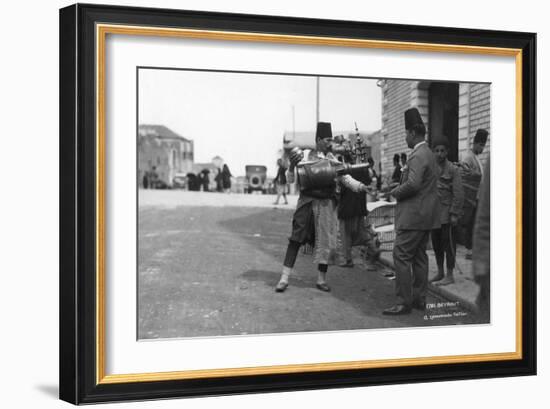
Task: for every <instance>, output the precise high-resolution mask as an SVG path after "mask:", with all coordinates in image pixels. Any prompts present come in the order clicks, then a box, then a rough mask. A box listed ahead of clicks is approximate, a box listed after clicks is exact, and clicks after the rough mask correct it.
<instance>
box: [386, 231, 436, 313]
mask: <svg viewBox="0 0 550 409" xmlns="http://www.w3.org/2000/svg"><path fill="white" fill-rule="evenodd" d="M396 233H397V234H396V237H395V242H394V245H393V262H394V265H395V292H396V295H397V298H398V302H399V304H403V305H406V306H409V307H410V306H411V305H412V303H413V301H425V299H426V292H427V290H428V255H427V254H426V246H427V244H428V238H429V236H430V231H429V230H397V232H396Z"/></svg>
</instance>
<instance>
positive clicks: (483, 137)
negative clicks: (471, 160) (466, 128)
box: [472, 129, 489, 155]
mask: <svg viewBox="0 0 550 409" xmlns="http://www.w3.org/2000/svg"><path fill="white" fill-rule="evenodd" d="M488 136H489V132H487V131H486V130H485V129H478V130H477V132H476V135H475V136H474V146H473V147H472V151H473V152H474V153H475V154H476V155H479V154H480V153H481V152H483V149H485V145H486V144H487V137H488Z"/></svg>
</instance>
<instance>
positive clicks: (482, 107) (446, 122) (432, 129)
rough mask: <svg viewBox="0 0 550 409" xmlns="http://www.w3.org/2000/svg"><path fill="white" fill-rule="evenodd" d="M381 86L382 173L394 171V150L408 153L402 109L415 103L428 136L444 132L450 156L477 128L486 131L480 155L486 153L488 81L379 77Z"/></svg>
mask: <svg viewBox="0 0 550 409" xmlns="http://www.w3.org/2000/svg"><path fill="white" fill-rule="evenodd" d="M379 86H380V87H381V88H382V130H381V132H382V135H381V147H380V151H381V158H382V173H383V174H384V175H386V176H388V175H391V173H392V171H393V156H394V154H396V153H397V154H401V153H403V152H404V153H406V154H407V155H408V154H409V153H410V149H409V148H408V147H407V144H406V142H405V121H404V119H403V113H404V112H405V110H407V109H408V108H411V107H416V108H418V110H419V111H420V114H421V115H422V119H423V120H424V123H425V124H426V130H427V135H426V136H427V140H428V142H431V140H432V138H433V137H434V136H440V135H445V136H446V137H447V139H448V141H449V145H450V147H449V160H451V161H453V162H455V161H458V160H459V159H460V158H461V157H462V155H463V154H464V152H466V151H467V150H468V149H469V148H470V147H471V146H472V144H473V138H474V135H475V133H476V131H477V129H479V128H484V129H486V130H487V131H489V141H487V147H486V148H485V151H484V152H483V154H482V156H481V161H482V162H484V161H485V160H486V159H487V157H488V156H489V152H490V143H489V142H490V139H491V135H490V132H491V129H490V128H491V89H490V85H489V84H470V83H458V82H439V81H407V80H380V81H379Z"/></svg>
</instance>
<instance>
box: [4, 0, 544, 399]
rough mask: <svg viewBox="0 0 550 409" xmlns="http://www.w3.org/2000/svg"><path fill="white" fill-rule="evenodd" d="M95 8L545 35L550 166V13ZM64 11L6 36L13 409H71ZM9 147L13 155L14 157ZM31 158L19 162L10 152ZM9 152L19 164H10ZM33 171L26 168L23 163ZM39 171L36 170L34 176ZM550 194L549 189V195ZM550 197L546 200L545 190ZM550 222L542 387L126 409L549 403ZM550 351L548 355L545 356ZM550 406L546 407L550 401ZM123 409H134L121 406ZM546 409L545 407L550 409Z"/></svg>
mask: <svg viewBox="0 0 550 409" xmlns="http://www.w3.org/2000/svg"><path fill="white" fill-rule="evenodd" d="M88 2H89V3H107V4H124V5H139V6H154V7H168V8H186V9H203V10H212V11H227V12H243V13H254V14H272V15H287V16H298V17H316V18H331V19H347V20H361V21H376V22H387V23H403V24H423V25H442V26H461V27H468V28H486V29H499V30H501V29H502V30H520V31H535V32H538V33H539V37H538V45H539V47H538V52H539V54H538V73H539V78H538V90H539V92H538V108H539V109H538V112H539V121H538V135H539V139H538V151H539V157H540V158H541V159H542V157H543V152H545V153H546V154H549V153H550V151H549V149H548V148H549V146H548V145H549V142H548V134H549V131H550V130H549V129H548V124H549V122H548V120H547V119H546V116H545V115H544V113H546V112H549V110H550V105H549V102H548V93H542V92H541V91H542V90H545V91H547V88H548V81H547V79H546V78H545V77H544V76H543V73H545V72H549V69H550V67H549V64H548V59H549V57H550V55H549V53H550V51H549V45H548V38H549V37H550V28H549V26H548V23H547V19H546V18H545V17H544V16H545V15H548V12H547V11H546V10H543V7H544V6H543V5H541V4H544V2H535V1H528V0H524V1H522V2H521V3H517V2H513V3H512V2H510V3H509V4H505V2H497V1H491V2H481V1H479V0H477V1H470V0H464V1H462V2H461V4H460V7H454V6H453V7H449V5H447V3H446V2H441V1H433V2H428V1H419V2H411V1H405V0H399V1H392V2H391V3H389V2H375V3H373V4H370V3H368V2H359V1H353V0H340V1H337V2H326V4H319V3H320V2H313V1H307V2H306V1H301V2H300V1H296V0H277V1H273V0H272V1H269V2H259V1H253V0H232V1H230V2H227V1H222V0H187V1H177V0H171V1H170V0H164V1H161V0H159V1H145V0H143V1H139V0H134V1H123V0H119V1H108V0H103V1H101V2H97V1H94V0H88ZM68 4H69V2H64V1H53V0H49V1H36V0H31V1H20V2H15V1H11V2H6V3H5V4H4V5H3V7H2V16H3V19H2V24H0V30H1V36H0V39H1V40H0V41H1V42H2V63H1V64H0V71H1V75H0V78H1V80H2V82H1V84H2V86H1V88H0V104H1V110H0V112H1V118H2V136H3V137H4V144H3V145H2V146H3V147H4V149H5V150H4V151H3V152H4V154H3V155H2V161H1V162H0V163H1V165H0V166H1V173H0V174H1V175H2V176H3V183H2V199H3V200H2V202H1V203H2V204H1V205H0V206H1V209H0V232H1V234H0V240H1V246H0V249H1V252H0V254H2V258H1V262H2V264H1V267H0V269H1V271H2V280H1V285H0V307H1V308H0V317H1V319H0V328H1V334H2V341H1V345H2V347H1V349H0V351H1V357H2V358H1V360H0V365H1V371H0V385H2V393H1V394H0V402H2V403H1V406H3V407H9V408H17V407H31V408H32V407H40V408H49V407H62V406H65V404H64V403H61V402H59V401H57V400H56V398H55V396H56V395H57V376H58V370H57V360H58V352H57V351H58V347H57V342H58V326H57V317H58V302H57V298H58V276H57V272H58V184H57V179H58V165H57V162H58V8H59V7H62V6H65V5H68ZM6 143H7V144H8V145H7V146H6ZM17 151H19V152H21V151H22V152H25V155H23V156H21V155H12V154H9V153H10V152H17ZM6 152H7V153H6ZM22 158H25V164H24V165H23V166H21V165H22V164H21V159H22ZM29 164H31V165H29ZM549 172H550V166H549V165H548V161H545V162H543V161H542V160H541V161H539V165H538V180H539V187H540V189H539V193H538V198H539V209H544V208H545V207H547V206H548V205H550V203H548V183H547V176H545V175H547V174H549ZM545 182H546V183H545ZM544 185H546V188H543V186H544ZM548 219H549V217H548V215H547V213H543V212H540V214H539V218H538V231H539V246H538V247H539V255H540V257H539V263H538V266H539V268H538V271H539V276H538V293H539V313H538V322H539V376H537V377H529V378H525V377H524V378H510V379H494V380H483V381H480V380H475V381H462V382H445V383H437V384H418V385H401V386H383V387H371V388H354V389H338V390H325V391H313V392H292V393H279V394H269V395H266V394H263V395H247V396H233V397H221V398H205V399H193V400H187V401H185V402H182V401H177V400H175V401H174V400H172V401H163V402H156V403H132V404H126V405H125V406H124V407H144V408H146V407H160V408H168V407H173V408H176V407H181V406H182V405H183V404H185V405H187V406H186V407H189V408H215V407H216V408H217V407H232V406H237V405H238V406H239V407H241V408H256V407H283V406H284V407H286V408H291V407H298V406H307V407H312V406H313V407H319V408H321V407H335V406H337V405H341V404H343V403H344V402H349V403H348V404H349V406H352V407H374V408H376V407H383V408H394V407H404V406H406V407H408V408H416V407H419V408H420V407H439V408H445V409H451V408H464V407H472V408H473V407H483V406H489V405H490V406H491V407H521V406H522V404H524V402H527V401H528V400H529V401H531V402H537V401H541V400H543V399H544V398H547V397H548V392H547V391H548V386H547V385H548V384H549V383H550V375H549V373H548V371H549V370H550V362H549V359H548V351H547V348H546V347H545V346H547V345H548V337H547V335H548V329H549V325H550V320H548V318H547V317H546V312H547V311H548V307H549V297H546V298H543V296H542V295H543V293H544V291H543V289H544V288H547V287H548V278H547V276H546V273H547V270H548V268H549V267H550V264H549V262H548V261H547V259H545V258H544V257H542V253H543V251H544V250H545V249H547V248H548V245H550V243H549V242H548V233H547V230H548V229H546V230H544V229H543V228H544V227H546V228H548V227H549V220H548ZM545 344H546V345H545ZM545 400H546V399H545ZM116 406H117V407H118V406H121V407H122V405H116ZM543 406H544V404H543V403H539V404H537V403H535V404H534V407H543Z"/></svg>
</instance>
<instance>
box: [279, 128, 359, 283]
mask: <svg viewBox="0 0 550 409" xmlns="http://www.w3.org/2000/svg"><path fill="white" fill-rule="evenodd" d="M315 143H316V150H314V151H310V152H309V154H308V155H304V154H303V153H302V154H299V153H296V152H291V154H290V167H289V169H288V173H287V181H288V182H289V183H293V182H294V168H295V167H296V165H297V164H298V163H299V162H301V161H302V160H303V159H304V158H307V161H315V160H320V159H328V160H331V161H336V159H335V157H334V155H333V154H332V153H331V152H330V150H331V145H332V128H331V125H330V123H329V122H319V123H318V124H317V131H316V133H315ZM339 183H341V184H342V185H344V186H346V187H348V188H349V189H351V190H353V191H356V192H359V191H364V192H366V191H367V186H365V185H364V184H363V183H361V182H358V181H356V180H355V179H353V178H352V177H351V176H350V175H345V176H341V177H340V178H339ZM338 229H339V222H338V214H337V206H336V182H335V185H334V186H332V187H326V188H315V189H314V188H312V189H308V190H300V196H299V198H298V204H297V205H296V210H295V212H294V215H293V217H292V233H291V235H290V237H289V239H288V247H287V250H286V254H285V259H284V263H283V271H282V274H281V278H280V280H279V282H278V283H277V286H276V287H275V291H277V292H283V291H285V290H286V289H287V287H288V278H289V276H290V275H291V274H292V269H293V268H294V263H295V262H296V257H297V256H298V250H299V249H300V246H301V245H303V244H312V243H313V244H314V251H313V262H314V263H315V264H317V269H318V274H317V284H316V287H317V288H318V289H319V290H321V291H330V287H329V286H328V285H327V282H326V274H327V271H328V265H329V264H331V265H332V264H338V263H339V261H340V257H339V255H340V254H339V253H341V245H340V243H339V242H340V240H338Z"/></svg>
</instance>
